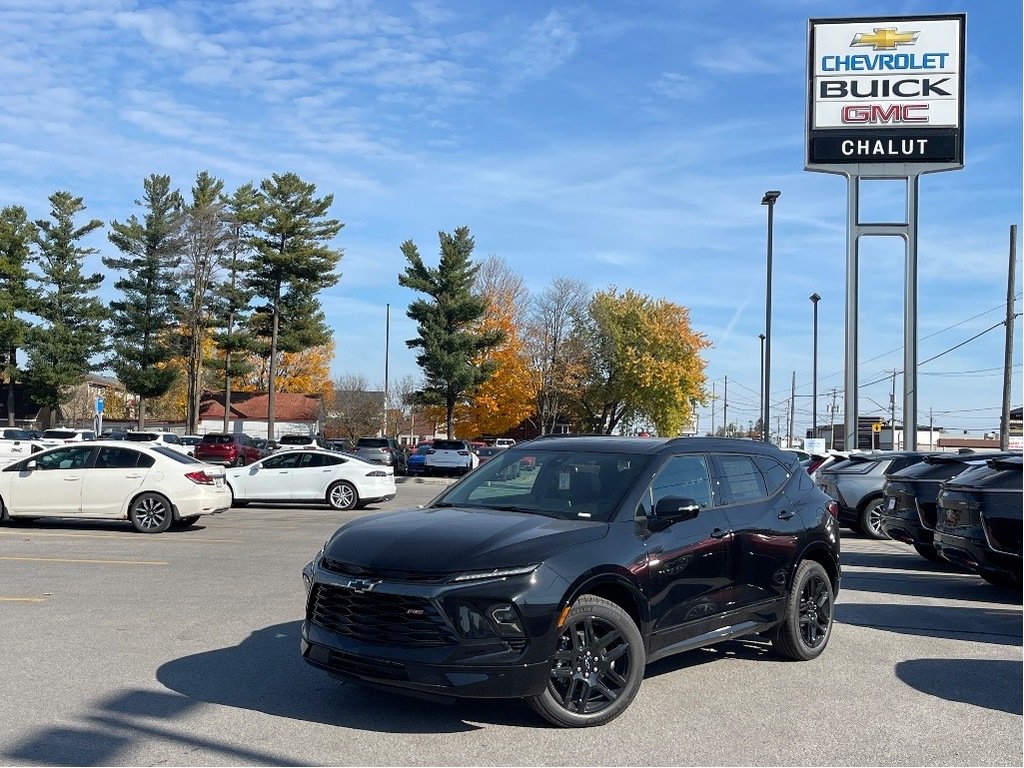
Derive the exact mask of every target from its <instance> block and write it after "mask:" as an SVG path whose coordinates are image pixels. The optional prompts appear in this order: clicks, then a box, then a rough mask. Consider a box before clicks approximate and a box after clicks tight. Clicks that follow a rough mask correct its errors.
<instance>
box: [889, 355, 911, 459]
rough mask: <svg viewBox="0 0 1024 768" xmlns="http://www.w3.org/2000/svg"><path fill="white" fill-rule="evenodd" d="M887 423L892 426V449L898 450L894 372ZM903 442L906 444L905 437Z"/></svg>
mask: <svg viewBox="0 0 1024 768" xmlns="http://www.w3.org/2000/svg"><path fill="white" fill-rule="evenodd" d="M889 411H890V416H889V423H890V424H892V429H891V430H890V431H891V433H892V449H893V450H894V451H898V450H899V445H897V443H896V371H893V372H892V394H890V395H889ZM903 442H904V444H906V442H907V436H906V435H904V436H903Z"/></svg>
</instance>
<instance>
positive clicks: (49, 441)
mask: <svg viewBox="0 0 1024 768" xmlns="http://www.w3.org/2000/svg"><path fill="white" fill-rule="evenodd" d="M95 439H96V433H95V432H94V431H93V430H91V429H47V430H44V431H43V436H42V437H41V438H39V442H40V443H42V445H43V447H44V448H54V447H56V446H58V445H64V443H77V442H80V441H82V440H95Z"/></svg>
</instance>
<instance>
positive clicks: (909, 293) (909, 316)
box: [893, 174, 920, 451]
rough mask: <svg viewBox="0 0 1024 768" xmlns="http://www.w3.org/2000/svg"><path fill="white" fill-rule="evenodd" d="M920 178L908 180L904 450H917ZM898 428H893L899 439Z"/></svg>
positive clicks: (904, 320)
mask: <svg viewBox="0 0 1024 768" xmlns="http://www.w3.org/2000/svg"><path fill="white" fill-rule="evenodd" d="M919 179H920V176H918V175H917V174H914V175H913V176H909V177H908V178H907V240H906V246H907V277H906V283H905V285H904V291H905V292H906V296H905V298H904V307H905V312H904V319H903V447H904V448H905V449H906V450H908V451H916V450H917V192H918V186H919V184H918V182H919ZM895 430H896V425H895V424H894V425H893V435H894V436H895Z"/></svg>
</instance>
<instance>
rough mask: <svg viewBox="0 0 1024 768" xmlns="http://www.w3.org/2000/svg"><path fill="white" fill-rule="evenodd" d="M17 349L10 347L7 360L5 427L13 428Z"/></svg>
mask: <svg viewBox="0 0 1024 768" xmlns="http://www.w3.org/2000/svg"><path fill="white" fill-rule="evenodd" d="M17 354H18V349H17V347H11V353H10V355H9V356H8V358H7V365H8V368H7V370H8V371H9V373H8V375H7V426H9V427H13V426H14V372H15V371H16V370H18V368H17Z"/></svg>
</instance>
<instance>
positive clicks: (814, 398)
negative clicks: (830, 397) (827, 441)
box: [810, 293, 821, 438]
mask: <svg viewBox="0 0 1024 768" xmlns="http://www.w3.org/2000/svg"><path fill="white" fill-rule="evenodd" d="M810 299H811V304H812V305H813V306H814V313H813V315H814V319H813V320H812V321H811V329H812V330H811V338H812V340H813V341H812V354H811V379H812V381H811V437H814V438H817V437H818V302H819V301H821V296H819V295H818V294H817V293H812V294H811V296H810Z"/></svg>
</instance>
